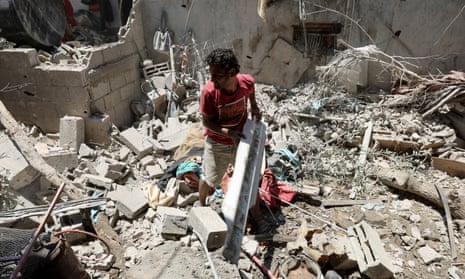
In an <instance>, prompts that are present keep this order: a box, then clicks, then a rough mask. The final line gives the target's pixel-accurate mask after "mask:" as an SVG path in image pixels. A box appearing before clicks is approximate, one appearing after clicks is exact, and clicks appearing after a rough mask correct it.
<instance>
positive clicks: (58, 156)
mask: <svg viewBox="0 0 465 279" xmlns="http://www.w3.org/2000/svg"><path fill="white" fill-rule="evenodd" d="M41 155H42V158H44V160H45V162H47V163H48V164H49V165H50V166H52V167H53V168H55V169H56V170H57V171H59V172H62V171H64V170H65V169H68V170H72V169H74V168H76V167H77V166H78V164H79V159H78V156H77V153H76V152H75V151H71V150H56V151H50V150H49V151H48V153H46V154H41Z"/></svg>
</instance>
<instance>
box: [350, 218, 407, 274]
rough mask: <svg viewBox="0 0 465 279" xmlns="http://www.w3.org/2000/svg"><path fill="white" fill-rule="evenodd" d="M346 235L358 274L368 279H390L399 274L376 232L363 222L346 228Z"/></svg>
mask: <svg viewBox="0 0 465 279" xmlns="http://www.w3.org/2000/svg"><path fill="white" fill-rule="evenodd" d="M348 235H349V239H350V243H351V245H352V249H353V251H354V254H355V257H356V258H357V263H358V267H359V269H360V272H361V273H362V274H364V275H366V276H367V277H368V278H377V279H378V278H380V279H382V278H392V276H393V274H394V273H396V272H400V271H401V270H399V268H398V267H396V266H394V265H393V260H392V258H391V257H390V256H389V255H388V254H387V253H386V251H385V250H384V245H383V243H382V242H381V239H380V238H379V235H378V232H377V231H376V230H375V229H373V228H372V227H371V226H370V225H369V224H368V223H366V222H365V221H362V222H360V223H359V224H357V225H355V226H352V227H349V228H348Z"/></svg>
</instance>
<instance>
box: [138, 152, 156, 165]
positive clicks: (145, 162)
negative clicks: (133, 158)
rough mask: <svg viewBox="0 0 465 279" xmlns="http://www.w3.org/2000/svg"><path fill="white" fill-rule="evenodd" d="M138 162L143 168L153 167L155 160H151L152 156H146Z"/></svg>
mask: <svg viewBox="0 0 465 279" xmlns="http://www.w3.org/2000/svg"><path fill="white" fill-rule="evenodd" d="M139 162H140V163H141V165H142V166H143V167H144V168H145V167H146V166H149V165H155V160H154V159H153V156H152V155H147V156H145V157H143V158H142V159H140V160H139Z"/></svg>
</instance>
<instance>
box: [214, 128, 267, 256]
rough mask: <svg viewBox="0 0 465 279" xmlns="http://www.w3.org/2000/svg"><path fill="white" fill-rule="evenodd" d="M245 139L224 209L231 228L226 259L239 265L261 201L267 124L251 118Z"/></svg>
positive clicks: (241, 145) (240, 144)
mask: <svg viewBox="0 0 465 279" xmlns="http://www.w3.org/2000/svg"><path fill="white" fill-rule="evenodd" d="M243 133H244V134H245V138H244V139H241V141H240V143H239V146H238V147H237V153H236V161H235V163H234V173H233V175H232V177H231V180H230V181H229V186H228V192H227V194H226V196H225V198H224V201H223V205H222V207H221V210H222V212H223V216H224V219H225V221H226V224H227V226H228V233H227V235H226V240H225V244H224V248H223V256H224V257H225V258H226V259H227V260H229V261H230V262H231V263H237V261H238V260H239V256H240V251H241V242H242V234H243V232H244V229H245V225H246V220H247V213H248V210H249V208H250V207H251V206H253V205H254V204H255V200H256V199H257V195H256V194H257V187H258V183H259V181H260V170H261V166H262V163H263V152H264V148H265V137H266V125H265V123H264V122H263V121H255V120H250V119H248V120H247V122H246V123H245V125H244V130H243Z"/></svg>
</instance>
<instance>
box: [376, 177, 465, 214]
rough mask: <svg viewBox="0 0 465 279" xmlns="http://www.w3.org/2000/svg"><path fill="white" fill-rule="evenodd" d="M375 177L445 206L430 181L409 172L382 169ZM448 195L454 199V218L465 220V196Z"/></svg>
mask: <svg viewBox="0 0 465 279" xmlns="http://www.w3.org/2000/svg"><path fill="white" fill-rule="evenodd" d="M374 176H376V177H377V178H378V179H379V180H380V181H381V182H383V183H384V184H385V185H387V186H389V187H392V188H395V189H398V190H402V191H406V192H409V193H412V194H414V195H417V196H419V197H421V198H424V199H426V200H428V201H430V202H432V203H433V204H435V205H436V206H439V207H441V208H442V206H443V204H442V202H441V199H440V197H439V194H438V192H437V190H436V187H434V185H433V184H431V183H429V182H428V181H419V180H418V179H417V178H415V177H414V176H413V175H411V174H410V173H408V172H407V171H393V170H391V169H380V170H378V172H377V173H376V174H375V175H374ZM446 195H447V196H448V197H451V196H453V197H454V198H451V203H450V209H451V214H452V216H453V217H454V218H457V219H465V202H463V201H464V200H465V196H464V195H463V194H460V193H458V192H457V191H449V193H447V194H446Z"/></svg>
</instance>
